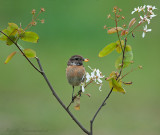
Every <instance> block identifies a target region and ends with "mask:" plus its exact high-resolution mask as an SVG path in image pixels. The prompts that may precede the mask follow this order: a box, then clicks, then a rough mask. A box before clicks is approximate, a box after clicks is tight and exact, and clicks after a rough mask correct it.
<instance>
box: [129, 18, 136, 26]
mask: <svg viewBox="0 0 160 135" xmlns="http://www.w3.org/2000/svg"><path fill="white" fill-rule="evenodd" d="M135 22H136V18H133V19H132V20H131V21H130V23H129V28H130V27H132V26H133V25H134V24H135Z"/></svg>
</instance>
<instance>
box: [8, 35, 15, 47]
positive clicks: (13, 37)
mask: <svg viewBox="0 0 160 135" xmlns="http://www.w3.org/2000/svg"><path fill="white" fill-rule="evenodd" d="M9 38H10V39H11V40H12V41H16V37H15V36H13V35H11V36H9ZM9 38H7V41H6V44H7V45H12V44H13V42H12V41H11V40H10V39H9Z"/></svg>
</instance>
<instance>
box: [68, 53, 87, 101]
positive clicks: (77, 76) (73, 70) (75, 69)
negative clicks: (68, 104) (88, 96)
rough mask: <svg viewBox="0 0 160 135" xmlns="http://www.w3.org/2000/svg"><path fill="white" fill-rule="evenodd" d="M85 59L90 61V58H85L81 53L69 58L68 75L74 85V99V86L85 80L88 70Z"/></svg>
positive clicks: (69, 80) (70, 82)
mask: <svg viewBox="0 0 160 135" xmlns="http://www.w3.org/2000/svg"><path fill="white" fill-rule="evenodd" d="M83 61H85V62H88V61H89V60H88V59H84V58H83V57H82V56H80V55H74V56H72V57H71V58H70V59H69V61H68V63H67V68H66V76H67V79H68V82H69V84H70V85H72V87H73V92H72V100H73V94H74V86H79V85H80V84H81V82H84V81H85V73H86V71H85V68H84V66H83Z"/></svg>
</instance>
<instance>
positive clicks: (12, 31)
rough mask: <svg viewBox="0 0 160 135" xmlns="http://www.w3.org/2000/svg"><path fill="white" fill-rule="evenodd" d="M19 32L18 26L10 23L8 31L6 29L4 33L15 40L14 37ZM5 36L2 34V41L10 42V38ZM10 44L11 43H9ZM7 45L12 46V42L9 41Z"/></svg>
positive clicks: (0, 37)
mask: <svg viewBox="0 0 160 135" xmlns="http://www.w3.org/2000/svg"><path fill="white" fill-rule="evenodd" d="M17 31H18V26H17V24H15V23H8V27H7V29H4V30H3V31H2V32H3V33H5V34H6V35H7V36H9V37H10V38H13V39H14V37H13V36H15V35H16V34H17ZM7 36H5V35H4V34H2V33H1V34H0V40H2V41H6V40H8V37H7ZM8 42H9V43H8ZM7 43H8V44H7V45H11V44H12V42H11V41H10V40H8V41H7Z"/></svg>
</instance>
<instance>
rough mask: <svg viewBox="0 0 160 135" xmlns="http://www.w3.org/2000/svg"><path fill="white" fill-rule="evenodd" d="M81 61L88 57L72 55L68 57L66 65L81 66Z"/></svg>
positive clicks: (86, 60)
mask: <svg viewBox="0 0 160 135" xmlns="http://www.w3.org/2000/svg"><path fill="white" fill-rule="evenodd" d="M83 61H85V62H88V61H89V59H85V58H83V57H82V56H80V55H74V56H72V57H71V58H70V59H69V61H68V63H67V65H68V66H82V65H83Z"/></svg>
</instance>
